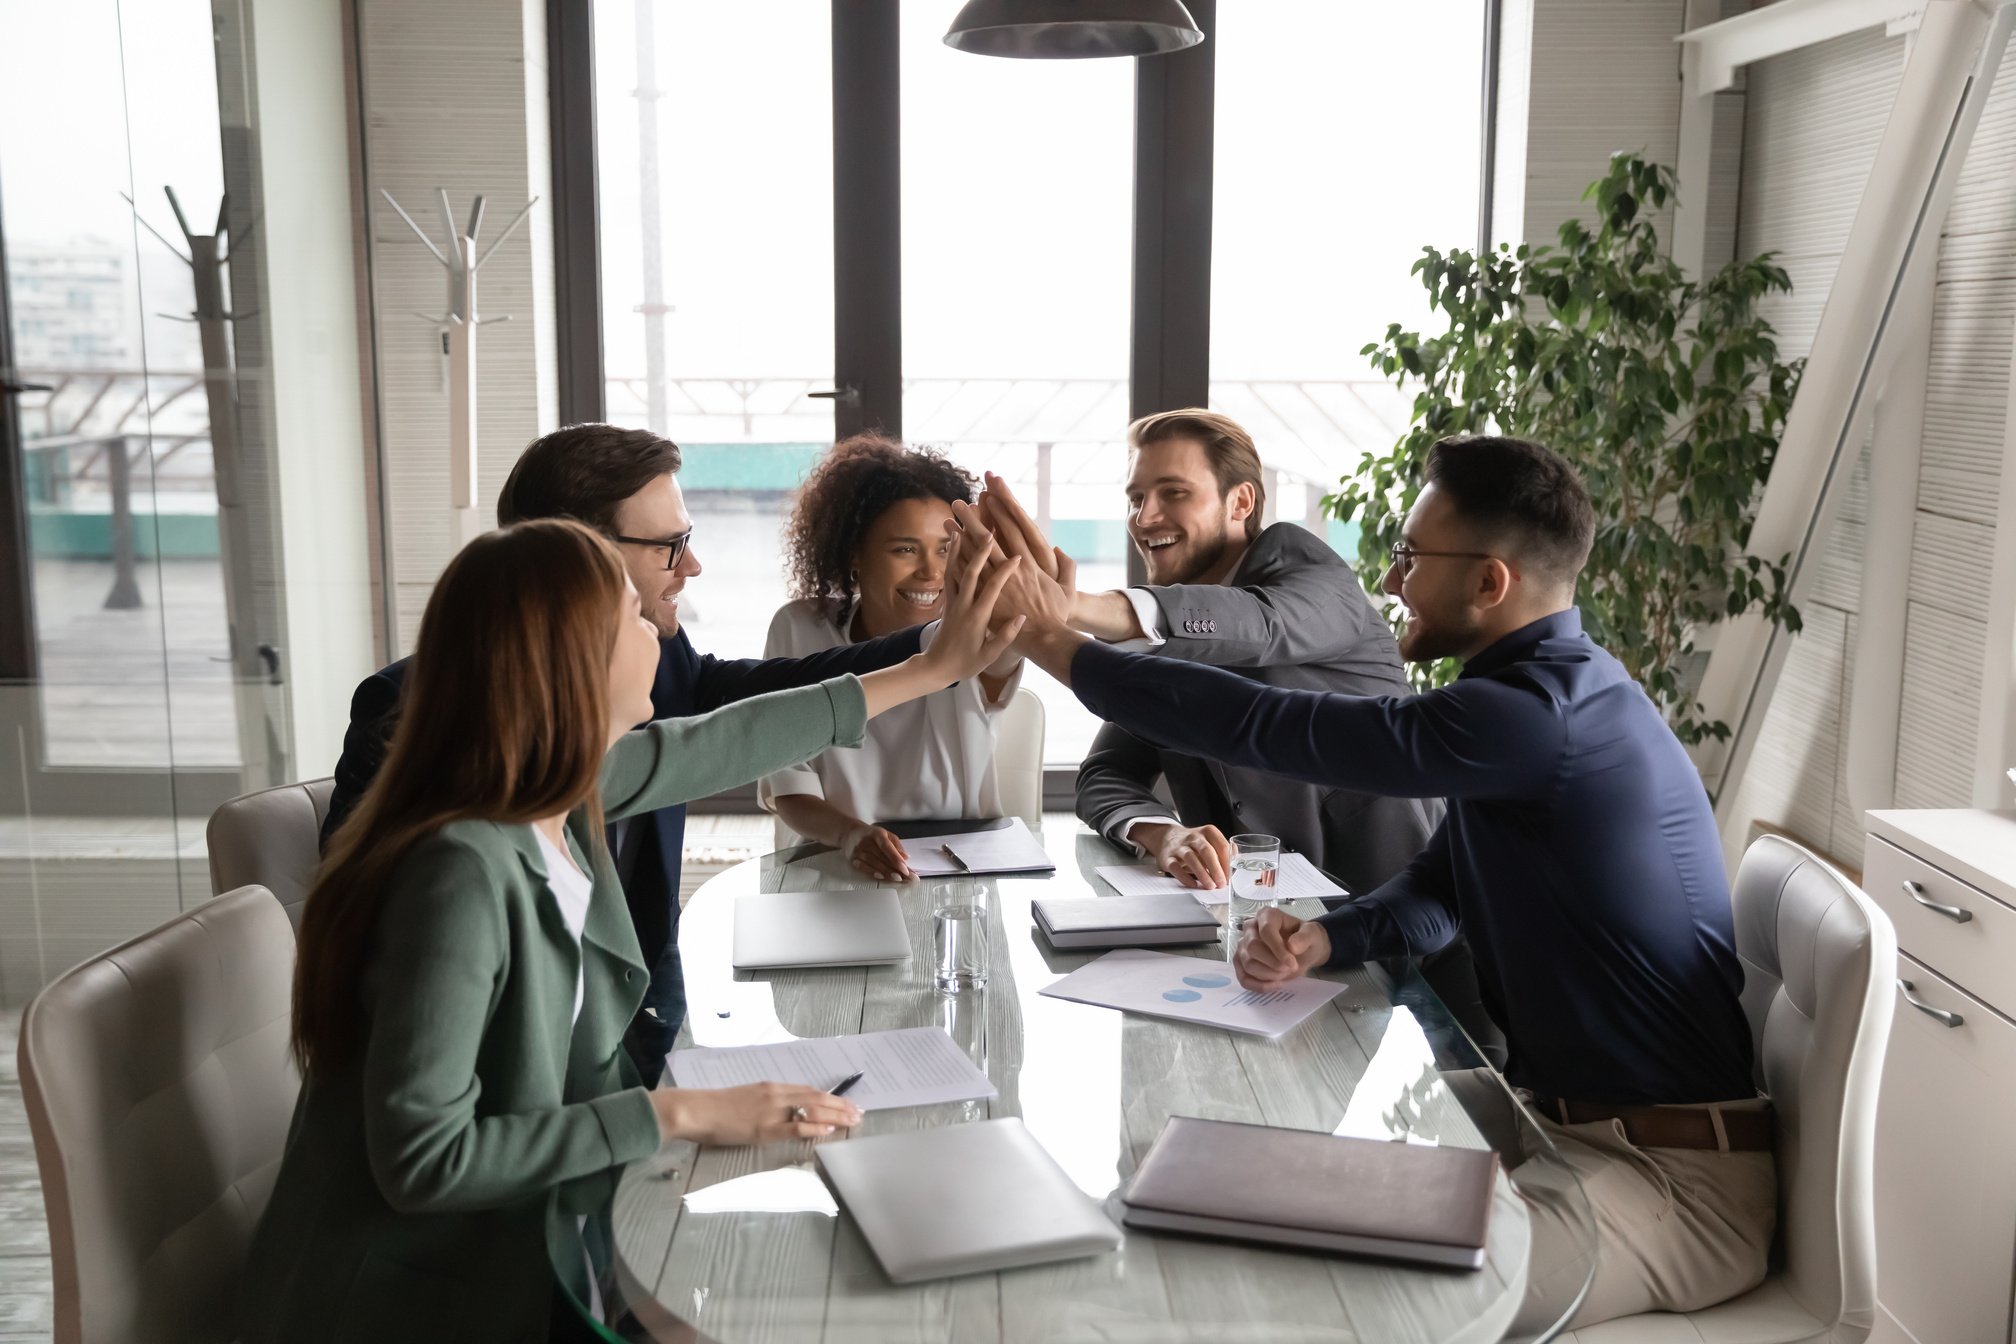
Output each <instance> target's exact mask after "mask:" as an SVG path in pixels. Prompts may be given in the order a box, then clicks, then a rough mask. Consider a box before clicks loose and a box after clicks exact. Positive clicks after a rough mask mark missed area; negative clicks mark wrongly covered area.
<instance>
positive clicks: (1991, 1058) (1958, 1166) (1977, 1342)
mask: <svg viewBox="0 0 2016 1344" xmlns="http://www.w3.org/2000/svg"><path fill="white" fill-rule="evenodd" d="M1862 881H1863V886H1864V888H1865V889H1866V890H1867V891H1868V893H1869V895H1870V896H1871V897H1872V898H1874V899H1875V900H1876V902H1877V903H1878V904H1880V905H1881V906H1882V907H1883V909H1884V910H1885V911H1886V912H1887V913H1888V914H1889V916H1890V919H1891V921H1892V922H1893V923H1894V924H1895V925H1896V926H1897V946H1898V951H1899V956H1898V965H1897V978H1898V980H1899V982H1900V983H1899V985H1898V986H1897V988H1896V993H1897V994H1898V1003H1897V1016H1896V1022H1895V1025H1894V1026H1893V1027H1892V1028H1891V1032H1890V1049H1889V1053H1888V1056H1887V1057H1886V1061H1885V1064H1884V1069H1883V1090H1882V1099H1881V1101H1880V1102H1879V1104H1878V1108H1877V1115H1876V1246H1877V1263H1876V1297H1877V1301H1878V1303H1879V1304H1880V1309H1879V1310H1878V1312H1877V1320H1876V1329H1875V1332H1874V1334H1873V1335H1871V1337H1870V1338H1871V1340H1872V1341H1873V1344H1913V1342H1914V1341H1915V1344H2009V1341H2011V1340H2012V1339H2016V1335H2012V1332H2011V1305H2012V1282H2016V813H2012V812H1988V811H1980V810H1959V809H1956V810H1952V811H1919V812H1903V811H1895V812H1871V813H1869V816H1868V841H1867V849H1866V851H1865V854H1864V859H1863V878H1862ZM1904 982H1908V983H1909V986H1910V988H1909V989H1908V990H1907V989H1905V988H1904ZM1914 1000H1915V1002H1913V1001H1914Z"/></svg>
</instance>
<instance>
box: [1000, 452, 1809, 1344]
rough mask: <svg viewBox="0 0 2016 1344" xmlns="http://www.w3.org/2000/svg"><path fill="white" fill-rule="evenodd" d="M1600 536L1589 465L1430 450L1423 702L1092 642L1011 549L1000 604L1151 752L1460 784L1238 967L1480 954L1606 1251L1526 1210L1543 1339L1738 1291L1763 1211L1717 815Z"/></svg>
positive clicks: (1416, 582) (1268, 974)
mask: <svg viewBox="0 0 2016 1344" xmlns="http://www.w3.org/2000/svg"><path fill="white" fill-rule="evenodd" d="M1002 535H1003V541H1004V546H1005V548H1006V550H1007V551H1008V552H1009V553H1010V554H1011V555H1012V554H1026V553H1027V550H1028V548H1027V547H1026V545H1025V544H1023V543H1022V540H1021V539H1020V538H1019V537H1017V536H1016V535H1015V534H1014V532H1013V531H1012V530H1008V529H1004V530H1003V533H1002ZM1594 535H1595V519H1594V516H1593V514H1592V511H1591V506H1590V503H1589V497H1588V495H1587V493H1586V492H1585V491H1584V489H1583V487H1582V483H1581V481H1580V480H1579V479H1578V478H1577V477H1576V475H1575V472H1574V471H1573V469H1572V468H1571V467H1570V466H1569V465H1568V464H1567V463H1566V462H1564V461H1563V460H1562V459H1561V458H1560V457H1558V456H1556V455H1555V454H1554V453H1552V452H1550V451H1548V450H1547V449H1546V448H1543V447H1541V446H1540V445H1538V444H1533V443H1527V442H1524V441H1521V440H1518V439H1505V438H1475V439H1451V440H1444V441H1443V442H1441V443H1439V444H1437V445H1436V446H1435V447H1434V448H1433V449H1432V450H1431V451H1430V453H1429V455H1428V460H1427V464H1426V470H1425V484H1424V485H1423V488H1422V491H1421V494H1420V496H1419V498H1418V499H1417V500H1416V502H1415V505H1414V508H1413V510H1412V512H1410V513H1409V515H1408V517H1407V521H1406V524H1405V526H1404V527H1403V529H1402V532H1401V537H1402V542H1401V545H1400V546H1398V547H1396V548H1395V550H1394V555H1393V564H1392V567H1391V568H1390V569H1389V570H1388V571H1387V575H1386V584H1385V588H1386V591H1387V592H1388V593H1390V594H1392V595H1393V596H1394V597H1396V598H1398V599H1399V600H1400V602H1401V603H1402V604H1403V605H1404V606H1405V607H1406V609H1407V613H1408V620H1407V626H1406V629H1405V631H1404V632H1403V633H1402V635H1401V637H1400V652H1401V655H1402V656H1403V657H1406V658H1408V659H1411V660H1415V661H1428V660H1432V659H1438V658H1460V659H1462V660H1463V663H1464V666H1463V673H1462V675H1461V676H1460V677H1459V678H1458V679H1457V680H1456V681H1455V682H1454V683H1453V684H1451V685H1448V686H1444V687H1441V688H1439V689H1437V690H1433V691H1429V692H1426V693H1424V694H1420V695H1379V696H1361V695H1340V694H1334V693H1330V694H1326V693H1321V692H1313V691H1299V690H1287V689H1281V688H1277V687H1271V686H1262V685H1260V684H1259V683H1257V682H1254V681H1252V680H1250V679H1248V678H1245V677H1237V676H1232V675H1228V674H1227V673H1224V672H1221V671H1218V670H1217V669H1215V668H1209V667H1199V666H1194V665H1185V664H1181V663H1177V662H1174V661H1173V660H1170V659H1166V658H1147V657H1141V656H1139V655H1135V654H1128V653H1123V652H1120V651H1118V650H1116V649H1113V648H1110V647H1108V646H1105V645H1101V644H1099V643H1097V642H1095V641H1091V640H1087V639H1086V638H1085V637H1084V636H1083V635H1080V634H1077V633H1075V632H1073V631H1071V630H1070V629H1068V628H1067V627H1066V624H1065V622H1066V620H1067V619H1068V612H1069V609H1070V605H1071V599H1070V597H1069V596H1068V594H1067V591H1066V590H1068V589H1069V587H1070V584H1071V577H1072V575H1071V574H1070V572H1069V571H1070V566H1069V565H1068V563H1066V562H1064V561H1061V560H1060V561H1059V562H1058V565H1057V568H1058V574H1057V577H1056V578H1055V579H1047V578H1046V577H1045V576H1044V573H1043V571H1042V570H1041V569H1040V568H1039V567H1038V566H1036V565H1032V564H1029V563H1026V562H1025V563H1024V564H1023V565H1022V566H1021V568H1020V570H1019V572H1018V574H1017V576H1016V580H1015V582H1013V583H1011V585H1010V591H1009V593H1008V594H1006V595H1004V599H1003V601H1004V605H1003V611H1004V613H1013V612H1016V611H1020V612H1023V613H1025V614H1027V615H1028V616H1029V623H1028V625H1027V626H1026V627H1025V629H1024V630H1023V633H1022V636H1021V638H1020V639H1019V640H1018V641H1017V648H1018V649H1019V650H1020V651H1021V652H1022V653H1023V655H1024V656H1025V657H1027V658H1028V659H1030V660H1031V661H1033V662H1034V663H1036V664H1037V665H1038V666H1039V667H1042V668H1043V669H1044V670H1045V671H1047V672H1049V673H1050V674H1051V675H1053V676H1055V677H1057V678H1058V679H1059V680H1060V681H1063V682H1064V683H1065V684H1067V685H1069V686H1071V688H1072V689H1073V690H1074V691H1075V692H1076V693H1077V695H1078V698H1079V699H1080V700H1082V701H1084V703H1085V705H1086V707H1087V708H1089V709H1090V710H1091V711H1092V712H1093V713H1095V714H1098V715H1100V716H1101V717H1103V718H1106V719H1110V720H1112V721H1113V722H1116V723H1119V724H1121V725H1122V726H1124V727H1126V728H1127V729H1128V730H1129V731H1131V732H1133V733H1135V734H1137V735H1139V736H1140V737H1142V738H1143V739H1145V740H1147V741H1150V742H1153V743H1156V744H1157V745H1160V746H1163V747H1166V748H1171V749H1177V750H1183V751H1192V752H1196V753H1198V754H1199V755H1203V756H1209V757H1212V758H1215V759H1217V760H1220V761H1224V762H1227V763H1230V764H1236V765H1242V766H1246V767H1248V768H1252V769H1259V770H1274V771H1278V772H1280V773H1282V774H1284V775H1288V776H1291V777H1293V778H1297V779H1305V780H1310V781H1312V782H1316V783H1334V784H1337V785H1339V786H1342V787H1346V788H1353V789H1362V790H1365V791H1368V792H1377V793H1385V794H1389V795H1393V796H1398V797H1438V796H1439V797H1443V798H1446V799H1447V800H1448V807H1449V811H1448V814H1447V816H1446V817H1445V818H1444V819H1443V821H1442V824H1441V826H1439V827H1438V828H1437V829H1436V831H1435V834H1434V835H1433V837H1432V838H1431V839H1430V840H1429V842H1428V847H1427V848H1426V849H1424V850H1422V851H1421V853H1420V854H1419V855H1418V856H1417V857H1416V858H1415V859H1414V861H1413V862H1412V863H1410V864H1409V865H1408V866H1407V867H1406V868H1405V869H1404V870H1403V871H1402V872H1401V873H1400V874H1399V875H1398V876H1396V877H1394V878H1393V879H1392V880H1391V881H1389V882H1386V883H1384V884H1383V885H1381V886H1380V887H1378V888H1377V889H1376V890H1373V891H1371V892H1369V893H1367V894H1365V895H1364V896H1362V897H1361V898H1359V899H1357V900H1355V901H1351V902H1348V903H1346V904H1344V905H1343V906H1341V907H1339V908H1338V909H1336V910H1333V911H1331V912H1330V913H1328V914H1325V915H1323V916H1321V917H1320V918H1317V919H1311V920H1300V919H1296V918H1294V917H1293V916H1290V915H1287V914H1285V913H1283V912H1281V911H1279V910H1270V911H1267V912H1265V913H1263V915H1262V916H1261V917H1260V919H1258V920H1257V921H1255V929H1254V932H1253V933H1252V934H1251V935H1250V936H1249V937H1248V938H1246V939H1245V940H1244V941H1243V942H1242V944H1241V946H1240V948H1239V950H1238V953H1237V956H1236V961H1235V964H1236V968H1237V971H1238V975H1239V979H1240V981H1241V983H1243V984H1244V985H1246V986H1247V987H1248V988H1250V989H1253V990H1258V991H1266V990H1269V989H1273V988H1277V987H1279V986H1280V985H1282V984H1284V983H1286V982H1288V981H1291V980H1293V979H1295V978H1297V977H1298V976H1301V975H1302V974H1304V973H1305V972H1307V971H1309V970H1311V969H1314V968H1316V967H1319V966H1345V965H1353V964H1356V963H1358V962H1361V961H1364V960H1366V959H1367V958H1371V957H1391V956H1402V955H1407V954H1415V955H1419V954H1422V953H1427V952H1432V951H1433V950H1435V949H1436V948H1439V947H1442V946H1445V945H1446V944H1448V943H1449V942H1450V940H1452V939H1453V938H1455V937H1456V936H1457V935H1458V934H1459V933H1460V934H1461V935H1462V936H1463V937H1464V938H1465V939H1466V940H1467V941H1468V942H1469V945H1470V948H1471V951H1472V953H1473V954H1474V956H1475V959H1476V966H1477V972H1478V978H1479V980H1480V981H1481V983H1482V987H1483V991H1484V1003H1485V1006H1486V1008H1487V1009H1489V1011H1490V1013H1491V1016H1492V1017H1493V1018H1494V1019H1495V1020H1496V1021H1497V1023H1498V1025H1499V1026H1500V1027H1502V1028H1503V1029H1504V1032H1505V1037H1506V1042H1507V1047H1508V1059H1507V1062H1506V1065H1505V1076H1506V1078H1507V1079H1509V1080H1510V1082H1511V1083H1512V1084H1513V1085H1515V1086H1517V1087H1520V1088H1523V1089H1525V1090H1526V1091H1527V1093H1528V1094H1529V1096H1530V1097H1531V1099H1532V1101H1533V1103H1534V1107H1533V1108H1534V1110H1535V1112H1536V1113H1537V1114H1538V1115H1539V1116H1540V1117H1541V1123H1542V1124H1543V1125H1544V1126H1545V1127H1546V1129H1547V1131H1548V1134H1549V1137H1550V1138H1551V1139H1552V1140H1553V1142H1554V1143H1555V1145H1556V1146H1557V1147H1558V1148H1559V1149H1560V1150H1561V1152H1562V1154H1563V1156H1564V1157H1565V1158H1566V1160H1567V1161H1568V1162H1569V1163H1570V1165H1572V1166H1573V1167H1574V1168H1575V1170H1576V1172H1577V1174H1578V1176H1579V1177H1580V1180H1581V1185H1582V1189H1583V1191H1584V1192H1585V1193H1586V1195H1587V1197H1588V1201H1589V1205H1590V1207H1591V1208H1592V1209H1593V1211H1594V1213H1595V1216H1596V1221H1597V1227H1598V1235H1597V1237H1596V1243H1595V1246H1594V1248H1593V1250H1592V1249H1591V1248H1589V1247H1588V1246H1586V1245H1585V1244H1583V1243H1581V1242H1580V1241H1579V1240H1578V1239H1577V1238H1575V1237H1573V1236H1571V1235H1566V1234H1565V1232H1566V1229H1564V1228H1563V1227H1562V1226H1561V1225H1560V1224H1561V1221H1562V1218H1563V1216H1564V1215H1563V1213H1562V1211H1561V1210H1560V1209H1555V1208H1550V1207H1548V1206H1547V1205H1545V1204H1544V1203H1535V1204H1533V1205H1532V1206H1531V1209H1530V1211H1531V1214H1532V1219H1533V1227H1534V1237H1533V1245H1534V1253H1533V1265H1532V1269H1531V1272H1530V1274H1529V1278H1528V1289H1527V1299H1526V1308H1525V1314H1524V1317H1523V1319H1524V1321H1525V1322H1526V1323H1527V1324H1529V1325H1534V1326H1537V1325H1539V1324H1541V1323H1543V1322H1547V1321H1552V1320H1558V1319H1559V1318H1560V1317H1561V1315H1563V1314H1564V1313H1566V1312H1567V1310H1568V1308H1569V1306H1570V1305H1571V1303H1572V1302H1573V1299H1574V1295H1575V1293H1576V1292H1577V1291H1578V1290H1579V1289H1580V1288H1581V1286H1582V1285H1583V1283H1584V1282H1585V1280H1587V1281H1588V1282H1589V1289H1588V1295H1587V1297H1586V1298H1585V1299H1584V1300H1583V1302H1582V1304H1581V1306H1580V1307H1579V1308H1578V1309H1577V1311H1576V1314H1575V1318H1574V1324H1575V1325H1577V1326H1584V1325H1592V1324H1594V1323H1596V1322H1597V1321H1601V1320H1606V1319H1609V1318H1611V1317H1616V1316H1624V1315H1636V1314H1639V1313H1643V1312H1647V1311H1691V1310H1695V1309H1698V1308H1701V1307H1706V1306H1709V1305H1711V1304H1713V1303H1716V1302H1720V1301H1724V1300H1726V1299H1728V1298H1731V1297H1734V1296H1736V1295H1738V1294H1740V1293H1743V1292H1746V1291H1748V1290H1749V1289H1751V1288H1753V1287H1755V1286H1756V1285H1757V1284H1758V1283H1760V1282H1761V1281H1762V1280H1763V1278H1764V1274H1765V1271H1766V1268H1767V1262H1768V1259H1769V1255H1770V1250H1771V1241H1772V1235H1773V1231H1774V1228H1775V1225H1776V1218H1777V1202H1776V1201H1777V1178H1776V1173H1775V1170H1774V1167H1773V1161H1772V1151H1771V1141H1772V1135H1771V1122H1770V1114H1769V1109H1768V1103H1766V1102H1765V1101H1764V1100H1763V1099H1762V1098H1760V1097H1758V1095H1757V1093H1756V1088H1755V1085H1754V1082H1753V1078H1752V1072H1751V1067H1752V1047H1751V1039H1750V1027H1749V1024H1748V1021H1747V1020H1746V1018H1745V1017H1744V1014H1743V1008H1742V1004H1741V1002H1740V1000H1739V996H1740V994H1741V991H1742V988H1743V969H1742V966H1741V964H1740V963H1739V962H1738V961H1737V958H1736V948H1735V929H1734V919H1733V916H1732V914H1731V910H1730V904H1729V887H1728V883H1727V880H1726V878H1725V875H1724V870H1723V863H1722V846H1721V839H1720V836H1719V834H1718V833H1717V830H1716V826H1715V817H1714V812H1713V810H1712V809H1711V808H1710V806H1709V802H1708V795H1707V792H1706V791H1705V790H1704V789H1703V788H1702V785H1701V779H1700V776H1699V775H1698V774H1697V773H1696V772H1695V769H1694V766H1693V763H1692V762H1691V761H1689V760H1688V758H1687V753H1686V751H1685V750H1684V749H1683V748H1682V747H1681V745H1680V743H1679V741H1678V739H1676V738H1675V737H1674V736H1673V733H1672V731H1671V730H1670V729H1669V728H1668V727H1667V726H1666V723H1665V720H1664V719H1663V718H1661V716H1660V713H1659V710H1658V709H1657V707H1655V706H1654V705H1653V703H1652V701H1651V700H1650V699H1649V698H1647V696H1646V694H1645V692H1644V691H1643V690H1642V689H1641V688H1640V687H1639V686H1638V684H1637V683H1636V682H1634V681H1633V680H1632V679H1631V677H1630V675H1629V674H1628V673H1626V672H1625V670H1624V668H1623V665H1622V664H1620V663H1619V662H1618V661H1617V659H1616V658H1614V657H1612V656H1611V655H1610V654H1609V653H1608V652H1606V651H1605V650H1604V649H1602V648H1600V647H1599V646H1598V645H1597V644H1596V643H1595V642H1594V641H1593V640H1591V639H1590V638H1589V637H1588V636H1587V635H1586V634H1584V633H1583V630H1582V621H1581V616H1580V614H1579V613H1578V612H1577V611H1576V610H1575V585H1576V580H1577V578H1578V576H1579V574H1580V572H1581V570H1582V566H1583V564H1584V562H1585V561H1586V560H1587V559H1588V555H1589V548H1590V545H1591V543H1592V540H1593V538H1594ZM1046 584H1047V587H1046V586H1045V585H1046ZM1466 1081H1467V1080H1466V1079H1465V1078H1464V1076H1463V1075H1453V1076H1452V1077H1451V1083H1452V1085H1457V1086H1461V1085H1463V1084H1464V1083H1465V1082H1466ZM1592 1255H1593V1257H1594V1260H1595V1264H1594V1272H1593V1279H1591V1278H1590V1277H1589V1276H1590V1266H1589V1257H1590V1256H1592ZM1514 1333H1515V1334H1517V1333H1520V1330H1519V1328H1518V1326H1516V1325H1515V1329H1514Z"/></svg>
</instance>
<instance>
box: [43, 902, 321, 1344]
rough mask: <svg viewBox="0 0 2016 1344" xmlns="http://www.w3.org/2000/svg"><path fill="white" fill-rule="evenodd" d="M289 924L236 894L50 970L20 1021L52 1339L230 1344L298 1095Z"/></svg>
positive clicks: (268, 906) (269, 907)
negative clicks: (51, 1298) (42, 1211)
mask: <svg viewBox="0 0 2016 1344" xmlns="http://www.w3.org/2000/svg"><path fill="white" fill-rule="evenodd" d="M293 979H294V930H293V928H292V926H291V925H289V924H288V922H287V916H286V914H285V913H284V912H282V910H281V909H280V906H279V904H278V903H277V902H275V901H274V899H273V897H272V895H271V894H270V893H268V892H267V891H266V890H264V889H263V888H260V887H243V888H240V889H239V890H237V891H233V892H229V893H227V894H225V895H223V896H219V897H217V898H216V899H214V900H211V901H207V902H205V903H204V904H202V905H199V906H197V907H196V908H194V909H192V910H189V911H187V912H185V913H183V914H181V915H178V916H176V917H175V918H174V919H171V920H169V921H168V922H167V923H166V924H163V925H162V926H161V927H160V928H158V929H155V930H154V931H153V932H152V933H148V934H143V935H142V936H140V937H138V938H135V939H134V940H133V941H131V942H129V943H125V944H123V945H121V946H119V947H115V948H113V949H112V950H111V951H110V952H105V953H101V954H100V955H98V956H96V957H93V958H92V959H91V960H89V961H87V962H85V963H84V964H83V965H81V966H78V967H76V968H74V969H72V970H70V971H68V972H66V973H64V974H63V975H62V976H60V977H59V978H57V979H56V980H55V981H53V982H52V983H51V984H50V985H49V986H48V988H46V989H44V990H43V991H42V992H41V993H40V994H38V995H37V996H36V997H35V1000H34V1002H33V1003H31V1004H29V1005H28V1011H27V1013H26V1014H25V1015H24V1017H23V1019H22V1023H21V1046H20V1065H21V1091H22V1094H23V1097H24V1099H25V1100H26V1102H27V1108H28V1123H29V1128H30V1130H31V1132H32V1133H33V1134H34V1137H35V1158H36V1162H37V1164H38V1165H39V1166H40V1168H41V1172H42V1199H43V1203H44V1205H45V1207H46V1208H47V1211H48V1218H49V1250H50V1259H51V1275H52V1279H53V1282H54V1288H55V1308H56V1335H55V1337H56V1340H57V1344H131V1342H132V1341H135V1340H149V1341H167V1342H168V1344H185V1342H193V1341H212V1340H228V1339H230V1338H231V1337H232V1334H233V1324H234V1317H235V1314H236V1309H235V1303H236V1298H237V1293H238V1284H239V1279H240V1276H241V1275H242V1273H243V1270H244V1264H245V1256H246V1252H247V1249H248V1247H249V1246H250V1244H251V1238H252V1232H253V1228H254V1227H255V1226H256V1225H257V1223H258V1221H259V1215H260V1213H261V1212H262V1211H263V1210H264V1209H265V1207H266V1201H267V1199H268V1198H269V1197H270V1196H271V1194H272V1192H273V1182H274V1180H275V1178H276V1177H277V1176H278V1174H279V1169H280V1156H281V1152H282V1150H283V1148H284V1147H285V1145H286V1141H287V1127H288V1123H289V1120H290V1118H291V1117H292V1115H293V1111H294V1101H295V1098H296V1096H297V1094H298V1093H299V1091H300V1077H299V1075H298V1074H297V1073H296V1071H295V1068H294V1062H293V1059H292V1057H291V1056H290V1055H289V1053H288V1049H287V1041H288V1030H289V1016H288V1009H289V1001H290V996H291V989H292V984H293Z"/></svg>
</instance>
